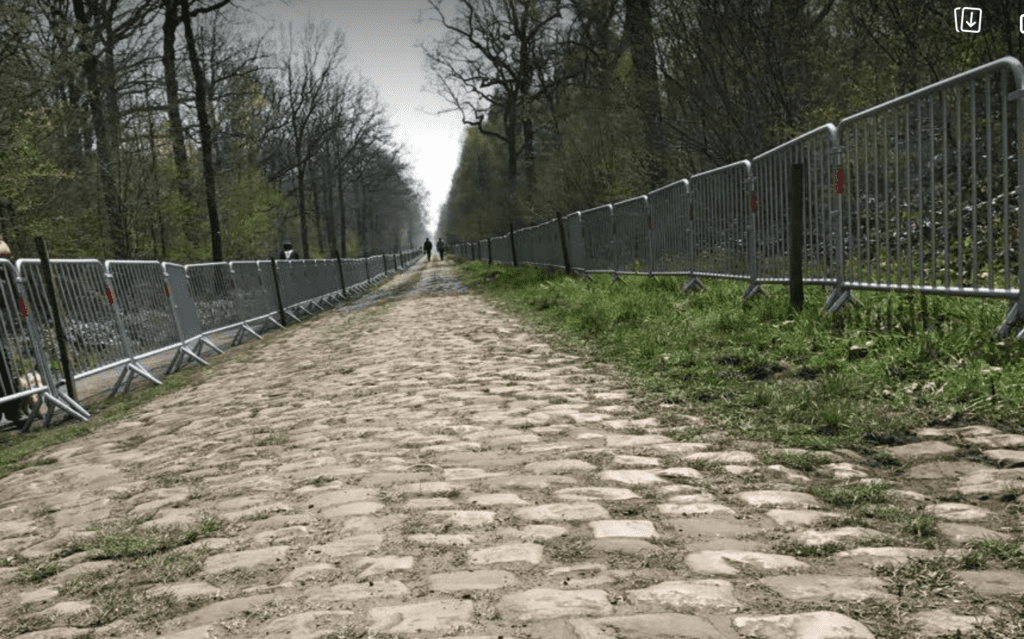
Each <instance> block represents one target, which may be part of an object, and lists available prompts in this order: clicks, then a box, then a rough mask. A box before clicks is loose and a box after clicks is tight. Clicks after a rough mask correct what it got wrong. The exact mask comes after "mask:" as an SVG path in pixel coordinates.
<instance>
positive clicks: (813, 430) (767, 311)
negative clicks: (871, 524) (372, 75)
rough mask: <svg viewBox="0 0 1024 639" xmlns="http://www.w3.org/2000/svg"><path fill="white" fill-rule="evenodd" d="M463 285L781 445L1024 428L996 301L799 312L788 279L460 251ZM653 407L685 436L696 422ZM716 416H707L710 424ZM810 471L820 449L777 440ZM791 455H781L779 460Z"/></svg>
mask: <svg viewBox="0 0 1024 639" xmlns="http://www.w3.org/2000/svg"><path fill="white" fill-rule="evenodd" d="M459 271H460V275H461V277H462V279H463V281H464V282H465V283H466V284H467V285H468V286H470V287H471V288H473V289H474V290H476V291H479V292H482V293H483V294H485V295H486V296H488V297H489V298H490V299H492V300H495V301H497V302H499V303H500V304H501V305H502V306H504V307H505V308H506V310H509V311H511V312H514V313H515V314H516V315H519V316H520V317H524V318H527V319H529V320H531V321H533V322H535V323H536V324H539V325H540V326H542V327H544V328H546V329H547V330H548V331H549V332H552V333H554V334H555V335H556V336H557V337H559V338H561V339H562V340H564V341H565V342H566V344H567V345H569V346H570V347H571V348H574V349H576V350H579V349H581V348H582V349H583V351H584V352H585V353H586V354H587V355H588V356H590V357H592V358H594V359H596V360H598V361H602V362H606V363H609V364H612V365H614V366H615V367H616V368H617V369H619V370H620V371H622V372H623V373H625V374H626V375H627V376H629V377H630V378H631V381H632V383H633V384H634V386H635V387H636V388H637V389H638V390H639V391H641V392H640V393H639V396H640V398H641V401H643V402H645V403H647V404H648V408H650V409H651V413H650V414H658V413H660V412H663V411H659V410H658V409H659V408H664V406H662V405H671V406H675V407H677V408H682V409H688V410H692V411H693V412H694V413H696V414H698V415H700V416H701V417H703V418H704V420H705V422H706V424H708V425H713V428H714V429H715V430H721V431H725V433H727V434H728V435H730V436H734V437H742V438H743V439H748V440H763V441H771V442H774V443H776V444H777V445H779V446H781V447H794V448H803V449H808V450H811V451H816V450H818V451H826V450H834V449H837V448H847V449H852V450H856V451H858V452H860V453H862V454H867V455H869V456H871V457H872V459H873V460H874V461H875V462H876V463H878V464H879V465H885V464H894V463H896V462H895V460H893V459H891V457H889V456H888V455H886V454H884V453H879V452H878V450H877V447H876V445H897V444H901V443H905V442H906V441H910V440H912V432H913V431H914V430H916V429H918V428H921V427H924V426H929V425H931V426H938V425H943V426H955V425H968V424H986V425H991V426H996V427H998V428H1000V429H1002V430H1004V431H1007V432H1018V433H1021V432H1024V427H1022V424H1021V421H1020V415H1021V413H1022V409H1024V383H1022V382H1024V344H1022V343H1021V342H1020V341H1018V340H1015V339H1013V338H1012V337H1011V338H1009V339H1006V340H997V339H995V338H994V337H993V334H994V330H995V327H996V326H998V325H999V324H1000V322H1001V321H1002V319H1003V316H1004V315H1005V313H1006V310H1007V304H1006V302H1005V301H1002V300H984V299H958V298H942V297H938V296H928V297H926V296H922V295H909V294H898V293H874V292H858V293H857V294H856V295H855V297H856V300H857V302H858V303H857V304H848V305H847V306H846V307H844V308H843V309H842V310H841V311H839V312H838V313H836V314H833V315H823V314H822V313H821V308H822V307H823V306H824V302H825V297H826V295H827V291H825V290H824V289H823V288H821V287H809V288H807V289H805V297H806V304H805V306H804V310H803V311H800V312H797V311H795V310H794V309H793V308H792V307H791V306H790V304H789V295H788V290H787V289H786V288H784V287H766V289H767V291H768V293H769V296H768V297H764V296H758V297H754V298H752V299H751V300H749V301H748V302H747V303H744V302H743V301H742V297H743V291H744V290H745V288H746V283H745V282H734V281H719V280H705V281H704V284H705V286H706V287H707V288H706V290H704V291H701V292H689V293H681V292H680V285H681V284H682V283H683V280H681V279H678V278H669V277H658V278H654V279H650V278H648V277H646V276H626V277H624V278H623V279H622V281H621V282H615V283H612V282H611V281H610V278H609V277H608V276H607V275H595V276H593V278H592V280H581V279H578V278H574V277H567V276H565V274H564V273H562V272H559V271H553V270H545V269H537V268H511V267H504V266H497V265H487V264H483V263H481V262H462V263H460V264H459ZM671 415H672V412H668V413H667V414H659V415H658V417H659V420H660V421H661V423H662V424H664V425H666V426H667V427H668V434H669V435H670V436H672V437H673V438H676V439H679V440H687V439H691V438H693V437H694V436H695V435H696V433H695V432H694V429H693V427H692V425H691V424H689V423H687V422H679V423H673V421H672V417H671ZM710 427H712V426H709V428H710ZM778 455H779V456H780V458H779V460H778V461H775V462H773V463H783V464H786V465H788V466H790V467H793V468H797V469H803V470H809V469H810V468H813V467H814V466H817V465H820V464H821V463H825V462H826V461H827V460H825V459H824V458H820V457H815V456H813V454H811V455H807V454H803V455H800V454H796V455H794V454H789V453H784V452H780V453H778ZM783 458H784V459H783Z"/></svg>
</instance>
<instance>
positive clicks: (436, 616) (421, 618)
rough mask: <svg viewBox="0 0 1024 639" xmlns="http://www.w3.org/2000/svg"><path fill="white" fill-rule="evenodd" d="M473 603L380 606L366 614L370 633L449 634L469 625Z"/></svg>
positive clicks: (453, 601)
mask: <svg viewBox="0 0 1024 639" xmlns="http://www.w3.org/2000/svg"><path fill="white" fill-rule="evenodd" d="M472 617H473V602H472V601H466V600H459V599H439V600H435V601H425V602H422V603H414V604H406V605H402V606H381V607H378V608H371V609H370V612H369V618H370V622H371V625H370V630H371V631H374V632H390V633H395V634H417V633H421V632H450V631H454V630H458V629H460V628H464V627H467V626H469V625H470V622H471V620H472Z"/></svg>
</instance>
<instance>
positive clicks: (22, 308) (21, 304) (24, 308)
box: [18, 297, 28, 317]
mask: <svg viewBox="0 0 1024 639" xmlns="http://www.w3.org/2000/svg"><path fill="white" fill-rule="evenodd" d="M18 312H19V313H21V316H22V317H28V304H26V303H25V298H24V297H19V298H18Z"/></svg>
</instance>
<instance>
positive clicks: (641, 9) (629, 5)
mask: <svg viewBox="0 0 1024 639" xmlns="http://www.w3.org/2000/svg"><path fill="white" fill-rule="evenodd" d="M625 4H626V22H625V25H624V32H625V36H626V42H627V43H628V44H629V54H630V60H631V61H632V63H633V73H632V80H633V82H632V88H633V94H634V95H635V96H636V101H637V106H638V107H639V109H640V113H642V114H643V121H644V140H645V143H646V144H645V147H646V148H645V150H646V153H645V156H646V157H644V158H643V161H642V164H643V166H644V168H645V169H646V171H645V173H646V175H647V188H648V189H655V188H657V187H659V186H661V185H662V184H664V182H665V150H666V149H665V131H664V125H663V122H662V108H661V87H660V85H659V82H658V66H657V61H656V59H655V55H654V23H653V17H652V15H651V0H625Z"/></svg>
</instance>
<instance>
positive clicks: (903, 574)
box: [875, 557, 964, 600]
mask: <svg viewBox="0 0 1024 639" xmlns="http://www.w3.org/2000/svg"><path fill="white" fill-rule="evenodd" d="M954 568H955V565H954V562H953V561H951V560H949V559H947V558H945V557H938V558H934V559H924V558H920V557H912V558H910V559H908V560H907V561H905V562H903V563H886V564H880V565H878V566H876V567H875V574H876V575H877V576H879V577H882V578H883V579H885V580H887V581H888V589H889V591H890V592H891V593H893V594H894V595H896V596H897V597H901V598H903V597H906V598H908V599H917V600H927V599H931V598H933V597H940V598H944V599H952V598H954V597H956V596H958V595H959V594H960V593H961V591H962V590H963V588H964V585H963V581H962V580H961V579H960V578H958V577H957V576H956V572H955V571H954Z"/></svg>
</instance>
